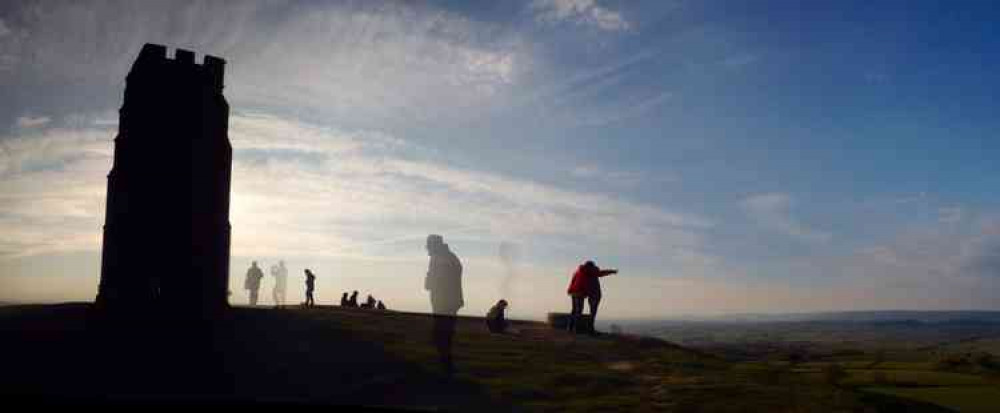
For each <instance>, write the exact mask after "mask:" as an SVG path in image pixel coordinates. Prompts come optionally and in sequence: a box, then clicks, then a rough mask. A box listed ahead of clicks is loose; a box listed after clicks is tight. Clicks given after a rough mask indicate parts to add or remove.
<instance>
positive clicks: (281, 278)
mask: <svg viewBox="0 0 1000 413" xmlns="http://www.w3.org/2000/svg"><path fill="white" fill-rule="evenodd" d="M270 272H271V276H273V277H274V289H273V290H271V297H272V299H273V300H274V305H275V306H276V307H282V306H284V305H285V296H286V292H287V287H288V268H286V267H285V261H278V263H277V264H276V265H272V266H271V269H270ZM263 279H264V271H262V270H261V269H260V267H259V266H257V261H254V262H252V263H251V264H250V269H248V270H247V277H246V280H245V281H244V282H243V288H244V289H246V290H247V291H248V292H249V296H250V305H257V298H258V294H259V292H260V284H261V281H262V280H263Z"/></svg>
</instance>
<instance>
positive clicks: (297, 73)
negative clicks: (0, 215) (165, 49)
mask: <svg viewBox="0 0 1000 413" xmlns="http://www.w3.org/2000/svg"><path fill="white" fill-rule="evenodd" d="M274 11H275V9H274V7H273V5H270V4H267V3H256V2H197V1H186V2H185V1H182V2H175V3H169V4H168V3H142V4H139V3H88V5H87V7H78V6H76V5H72V4H66V3H38V4H33V5H31V7H22V8H15V9H14V10H13V11H12V13H20V14H21V15H23V16H22V17H24V18H23V19H21V20H23V21H24V22H25V24H24V25H23V27H19V28H18V35H17V36H14V35H8V36H5V37H4V38H3V39H0V55H3V56H8V57H9V58H5V59H6V60H4V62H6V63H4V62H0V64H3V65H4V66H5V67H8V69H10V70H12V71H13V72H14V73H13V76H15V77H17V76H23V77H26V78H27V77H30V76H36V75H37V76H42V77H44V78H46V79H49V80H50V81H49V84H53V85H59V86H60V87H78V88H87V89H88V90H94V92H92V93H94V94H99V95H100V96H105V95H107V96H108V97H115V96H116V95H115V94H113V93H108V92H107V91H109V90H117V89H118V88H119V87H120V86H119V85H120V82H121V80H122V79H123V78H124V76H125V75H126V73H127V71H128V69H129V67H130V66H131V64H132V61H133V60H134V58H135V56H136V53H137V52H138V50H139V48H140V47H141V46H142V43H143V41H149V42H156V43H162V44H166V45H168V46H169V47H183V48H187V49H190V50H195V51H197V52H198V53H199V54H202V53H204V54H213V55H217V56H222V57H224V58H226V59H227V60H228V61H229V62H230V63H231V64H230V65H229V66H228V67H227V73H226V75H227V79H226V86H227V89H226V94H227V98H228V99H229V100H230V102H231V103H234V104H236V105H238V106H240V107H244V108H246V107H257V108H266V109H271V110H273V109H275V108H283V109H284V108H310V111H313V112H316V113H321V114H322V115H323V118H325V119H332V120H337V121H345V120H350V121H353V122H355V123H356V124H361V123H364V124H366V125H378V126H386V125H390V124H398V123H404V122H411V123H412V122H426V121H432V120H434V121H446V120H449V119H454V118H460V117H462V116H465V115H468V114H469V113H475V112H477V111H482V110H486V109H487V108H490V107H492V106H493V105H496V104H499V103H501V102H502V101H503V100H502V99H500V97H501V96H502V95H503V94H504V93H505V92H506V91H507V90H508V89H509V88H510V87H511V86H512V85H515V84H517V82H518V80H519V78H520V76H521V75H522V74H523V73H524V71H525V70H527V69H528V68H530V67H531V65H532V57H531V53H530V48H529V47H527V46H526V41H525V40H524V39H523V34H520V33H517V32H513V31H510V30H504V28H503V27H502V26H500V25H499V24H494V23H489V22H480V21H474V20H472V19H470V18H468V17H467V16H463V15H461V14H458V13H454V12H451V11H448V10H445V9H439V8H434V7H432V6H430V5H421V4H415V3H379V4H375V3H369V2H362V3H356V4H346V3H316V4H312V3H309V4H305V5H302V7H287V8H285V9H283V11H282V19H281V22H280V24H277V23H276V22H275V21H274V19H273V15H274ZM98 19H99V20H100V21H101V24H100V25H97V24H93V23H92V22H94V21H97V20H98ZM53 27H58V28H59V30H57V31H56V30H51V28H53ZM22 32H23V35H21V34H22ZM136 39H143V41H137V40H136ZM83 79H86V84H83V83H82V80H83ZM107 104H108V105H114V104H115V102H110V101H109V102H107ZM100 109H104V108H100Z"/></svg>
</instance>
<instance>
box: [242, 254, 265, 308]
mask: <svg viewBox="0 0 1000 413" xmlns="http://www.w3.org/2000/svg"><path fill="white" fill-rule="evenodd" d="M263 278H264V271H261V270H260V267H258V266H257V261H254V262H252V263H251V264H250V269H248V270H247V279H246V282H244V283H243V288H245V289H247V290H249V291H250V305H257V292H258V291H260V280H261V279H263Z"/></svg>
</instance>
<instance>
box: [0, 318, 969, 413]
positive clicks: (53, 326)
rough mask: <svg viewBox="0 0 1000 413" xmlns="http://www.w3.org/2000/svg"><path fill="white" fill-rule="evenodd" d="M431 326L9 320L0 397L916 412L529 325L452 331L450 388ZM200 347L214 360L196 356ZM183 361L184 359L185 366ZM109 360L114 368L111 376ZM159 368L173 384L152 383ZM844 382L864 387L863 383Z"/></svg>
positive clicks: (759, 369)
mask: <svg viewBox="0 0 1000 413" xmlns="http://www.w3.org/2000/svg"><path fill="white" fill-rule="evenodd" d="M431 326H432V320H431V318H430V317H428V316H427V315H425V314H412V313H399V312H376V311H363V310H352V309H340V308H314V309H287V310H272V309H263V308H259V309H248V308H237V309H234V310H233V311H232V312H231V313H230V314H229V315H228V318H227V319H226V321H225V322H224V323H222V324H220V325H219V326H217V328H215V329H214V330H213V331H212V333H211V335H210V336H206V337H205V340H206V341H204V342H201V343H202V344H201V346H202V347H195V348H193V349H188V350H184V348H183V347H180V348H178V347H175V346H174V345H173V344H164V343H161V342H160V340H161V339H168V338H171V336H172V335H175V334H180V333H179V331H180V330H177V331H174V330H168V331H167V333H166V334H165V335H164V334H163V333H162V332H160V333H157V334H153V335H152V336H151V337H152V338H150V339H148V340H147V339H141V338H135V337H133V336H134V335H135V334H136V333H135V332H133V331H122V332H118V334H120V335H122V337H126V338H127V340H139V341H135V342H129V343H128V345H127V346H124V347H122V346H118V345H117V344H119V343H116V342H114V341H109V340H108V339H106V338H105V337H104V336H101V335H100V334H97V333H95V332H93V331H90V329H91V327H89V326H88V321H87V317H86V306H63V307H50V306H35V307H4V308H2V310H0V342H3V343H5V346H6V347H7V348H8V349H9V353H8V354H18V355H19V356H20V357H18V358H16V359H14V360H12V363H9V364H8V365H7V366H5V367H6V368H7V369H8V371H7V372H6V374H5V375H0V392H2V393H0V395H7V396H18V395H21V396H24V395H38V394H42V395H48V396H49V397H65V396H66V395H67V394H69V393H67V392H73V394H76V395H81V394H84V395H85V394H105V393H107V392H109V391H117V392H119V393H120V394H125V395H127V394H133V393H134V392H142V391H146V390H149V388H148V387H144V386H147V382H149V381H150V380H153V382H155V383H158V384H157V385H158V386H160V385H162V386H166V387H163V388H153V390H155V391H159V392H160V394H162V395H171V394H173V393H172V392H173V391H176V390H175V389H176V388H175V387H171V386H174V383H176V382H185V381H187V380H190V379H197V380H195V381H200V383H201V384H203V385H204V386H205V387H204V388H198V389H200V390H202V391H207V392H208V394H210V395H216V396H217V395H218V394H220V393H226V394H228V395H229V396H230V397H234V398H235V399H237V400H262V399H264V400H294V401H305V402H313V403H315V402H322V403H348V404H354V403H365V404H377V405H391V406H408V407H425V408H433V409H444V410H462V411H469V410H474V411H489V410H491V409H493V410H499V411H510V410H515V411H516V410H527V411H684V412H687V411H720V412H744V411H746V412H757V411H767V412H791V411H794V412H811V411H815V412H828V411H863V410H864V409H865V408H866V407H871V406H872V405H877V406H878V408H879V409H883V410H888V411H893V409H896V410H899V409H904V410H911V411H919V410H913V409H915V407H914V406H919V405H917V404H913V403H911V402H907V401H905V400H903V399H899V398H898V397H895V395H893V394H889V393H885V392H876V393H877V394H878V395H877V396H872V394H876V393H860V392H855V391H853V390H851V389H850V388H846V387H845V388H838V387H835V386H831V385H828V384H826V383H824V382H823V381H822V380H818V379H817V378H815V377H811V376H810V374H809V373H802V374H797V373H795V372H794V371H793V370H791V369H790V366H789V365H788V364H787V363H786V364H782V363H761V362H755V363H737V362H732V361H727V360H726V359H723V358H721V357H717V356H714V355H711V354H708V353H704V352H701V351H696V350H692V349H688V348H684V347H681V346H677V345H674V344H671V343H669V342H666V341H662V340H657V339H650V338H640V337H635V336H616V335H603V336H600V337H596V338H592V337H586V336H573V335H570V334H568V333H566V332H564V331H557V330H552V329H550V328H549V327H548V326H546V325H544V324H540V323H530V322H516V323H514V327H515V328H516V329H518V330H519V332H518V333H517V334H512V335H496V334H490V333H489V332H488V331H487V330H486V328H485V326H484V325H483V321H482V320H481V319H478V318H460V319H459V320H458V322H457V324H456V328H457V330H456V334H455V337H454V346H453V357H454V361H455V365H456V372H455V373H456V376H455V378H454V379H453V380H447V379H445V378H444V377H443V374H442V373H443V370H442V368H441V366H440V365H439V364H438V354H437V351H436V349H435V347H434V345H433V343H432V342H431V336H430V334H431ZM157 331H159V329H158V328H154V329H152V330H150V331H149V333H150V334H152V333H156V332H157ZM167 343H172V342H170V341H169V340H168V341H167ZM206 344H207V345H208V347H209V349H210V350H211V354H203V353H197V351H202V350H203V349H204V347H203V346H205V345H206ZM199 349H202V350H199ZM151 354H164V355H171V354H180V355H182V356H184V357H174V358H172V359H171V360H174V361H175V362H176V363H177V366H176V367H175V366H171V363H173V362H170V363H166V362H164V363H161V364H152V365H150V366H149V367H147V366H146V365H145V364H144V363H146V362H148V361H156V359H155V358H152V359H151V358H150V357H151V356H150V355H151ZM192 354H194V355H196V356H192V357H190V358H191V360H185V359H184V358H185V357H188V356H191V355H192ZM118 361H120V362H121V363H122V365H115V364H114V363H116V362H118ZM109 362H110V363H112V364H111V365H107V364H105V363H109ZM206 363H207V364H206ZM157 366H160V367H157ZM212 366H215V367H214V368H212ZM820 367H821V366H819V365H815V366H813V365H808V366H805V367H801V365H800V366H797V367H796V368H797V369H804V370H806V371H811V370H817V369H818V368H820ZM160 368H166V369H167V370H169V371H173V372H174V373H173V374H175V375H174V376H171V375H169V374H167V375H166V376H165V378H163V379H159V378H158V377H159V375H160V373H159V370H158V369H160ZM109 371H110V372H112V373H108V372H109ZM817 371H818V370H817ZM94 372H100V373H101V374H98V375H97V376H95V375H94V374H95V373H94ZM900 372H901V373H902V374H903V375H904V376H905V375H909V376H907V377H909V378H910V379H920V380H931V379H933V380H937V382H936V383H945V382H948V383H957V382H960V381H961V380H964V378H963V377H964V375H961V374H953V373H940V372H939V374H937V375H931V374H929V373H927V372H919V371H915V372H911V371H896V373H900ZM848 373H849V378H850V379H858V380H860V382H859V383H867V382H865V381H864V380H863V379H864V378H865V377H866V376H865V374H868V372H867V371H865V370H856V369H849V370H848ZM930 373H934V372H930ZM15 378H16V379H15ZM115 378H117V380H116V379H115ZM108 380H110V381H108ZM156 380H159V381H156ZM105 381H108V382H105ZM220 383H223V384H226V385H229V386H231V387H225V388H223V387H220V386H221V385H220ZM970 383H971V382H970ZM130 386H131V387H130ZM970 386H971V384H970ZM980 387H982V386H980ZM970 388H971V387H970ZM206 389H207V390H206ZM129 392H133V393H129ZM898 395H899V396H903V397H910V396H909V394H906V393H900V394H898ZM873 400H874V401H873ZM872 403H874V404H872Z"/></svg>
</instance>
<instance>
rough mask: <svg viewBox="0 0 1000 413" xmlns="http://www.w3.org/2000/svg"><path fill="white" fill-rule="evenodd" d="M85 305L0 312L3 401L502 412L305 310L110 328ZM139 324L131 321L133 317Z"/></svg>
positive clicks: (477, 390) (478, 394) (468, 386)
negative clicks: (278, 405) (317, 406)
mask: <svg viewBox="0 0 1000 413" xmlns="http://www.w3.org/2000/svg"><path fill="white" fill-rule="evenodd" d="M89 310H90V306H89V305H87V304H72V305H58V306H18V307H5V308H3V309H2V311H0V342H2V343H4V352H5V354H4V356H5V358H7V360H8V361H7V362H6V363H5V366H4V372H3V374H2V376H0V392H2V393H3V394H4V395H5V396H6V399H9V398H11V397H14V398H17V397H25V398H31V399H35V400H47V401H50V402H51V401H53V400H57V401H58V400H67V401H81V402H85V403H86V402H95V403H105V402H108V403H140V404H142V403H147V402H148V403H153V402H155V403H157V404H161V403H171V402H176V403H182V404H183V403H190V402H194V403H226V404H244V403H254V404H262V405H269V404H290V405H300V404H305V405H351V406H358V405H361V406H390V407H393V408H397V407H411V408H418V409H420V408H426V409H435V410H437V409H442V410H471V409H476V410H479V411H484V410H485V411H490V410H503V411H510V410H511V407H512V406H509V405H505V403H500V402H499V401H497V400H492V399H490V398H489V396H488V395H487V393H486V391H485V390H484V389H483V388H481V387H479V386H477V385H475V384H472V383H469V382H465V381H461V380H454V379H447V378H445V377H443V376H442V375H440V374H438V373H435V372H434V371H433V370H432V369H428V368H427V367H426V366H422V365H419V364H418V363H413V362H406V361H403V360H401V359H399V358H398V357H394V356H392V355H390V354H388V353H387V352H386V351H385V350H384V349H383V346H382V345H381V343H378V342H371V341H365V340H363V339H361V338H359V337H357V336H356V335H354V334H352V332H351V331H349V330H344V329H341V328H340V327H338V325H337V324H336V323H331V322H329V320H326V321H324V320H323V319H317V318H315V317H310V313H312V312H313V311H314V310H308V311H302V310H292V311H274V310H265V309H242V308H236V309H232V310H231V311H230V312H228V313H227V314H226V316H225V317H224V318H223V319H221V320H215V321H213V322H211V323H203V324H200V325H191V324H185V325H171V323H172V322H171V321H170V320H164V321H161V322H155V321H152V320H149V319H146V318H143V317H136V318H133V321H119V322H114V323H109V322H107V321H104V320H103V319H100V318H97V317H95V316H94V315H93V314H92V312H90V311H89ZM135 320H142V321H135Z"/></svg>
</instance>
